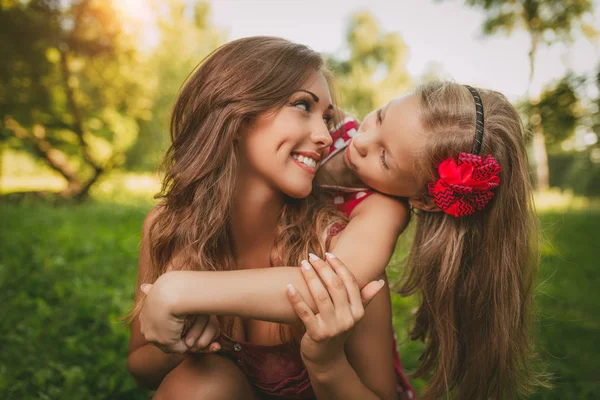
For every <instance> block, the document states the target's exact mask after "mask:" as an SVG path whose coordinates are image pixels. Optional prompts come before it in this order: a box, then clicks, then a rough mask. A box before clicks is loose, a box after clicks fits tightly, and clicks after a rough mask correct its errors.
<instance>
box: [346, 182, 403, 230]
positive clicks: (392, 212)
mask: <svg viewBox="0 0 600 400" xmlns="http://www.w3.org/2000/svg"><path fill="white" fill-rule="evenodd" d="M361 200H362V201H360V202H359V203H358V204H357V205H356V206H355V207H354V208H353V210H352V212H351V213H350V215H349V218H350V222H349V223H351V222H352V220H355V219H356V220H359V221H361V223H368V222H369V221H373V222H374V221H381V220H386V221H388V222H390V223H392V224H393V225H398V226H401V227H402V229H404V227H405V226H406V224H408V221H409V220H410V207H409V205H408V201H407V200H406V199H404V198H399V197H391V196H387V195H385V194H382V193H379V192H375V191H370V192H369V193H368V194H367V196H364V197H363V198H362V199H361Z"/></svg>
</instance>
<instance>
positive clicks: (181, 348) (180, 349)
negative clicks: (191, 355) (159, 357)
mask: <svg viewBox="0 0 600 400" xmlns="http://www.w3.org/2000/svg"><path fill="white" fill-rule="evenodd" d="M153 343H154V345H155V346H156V347H158V348H159V349H161V350H162V351H163V353H168V354H170V353H176V354H183V353H185V352H186V351H188V347H187V346H186V345H185V343H184V342H183V340H180V341H178V342H177V343H174V344H168V345H166V344H160V343H156V342H153Z"/></svg>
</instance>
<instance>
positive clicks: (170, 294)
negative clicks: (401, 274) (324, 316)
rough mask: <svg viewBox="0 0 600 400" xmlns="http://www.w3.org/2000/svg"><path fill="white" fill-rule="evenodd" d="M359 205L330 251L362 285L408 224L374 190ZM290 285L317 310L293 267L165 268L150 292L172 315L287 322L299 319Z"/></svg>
mask: <svg viewBox="0 0 600 400" xmlns="http://www.w3.org/2000/svg"><path fill="white" fill-rule="evenodd" d="M359 207H361V209H360V210H359ZM359 207H357V211H359V212H357V213H356V214H355V215H353V216H352V219H351V221H350V222H349V223H348V226H347V227H346V228H345V229H344V230H343V231H342V232H341V233H340V234H339V235H338V236H337V237H335V238H334V241H332V243H334V245H333V247H332V249H331V250H330V252H331V253H333V254H335V255H336V256H337V257H338V258H340V259H341V260H342V261H343V262H344V263H345V264H346V266H347V267H348V269H349V270H350V271H351V272H352V274H353V275H354V276H355V277H356V280H357V281H358V284H359V286H360V287H363V286H364V285H366V284H367V283H368V282H369V281H371V280H373V279H375V278H376V277H378V276H381V275H382V274H383V273H384V271H385V267H386V265H387V263H388V262H389V259H390V257H391V256H392V253H393V251H394V248H395V244H396V241H397V238H398V236H399V234H400V233H401V232H402V230H403V229H404V228H405V227H406V224H407V221H408V210H407V208H406V206H405V205H404V204H402V203H400V202H399V201H397V200H395V199H392V198H389V197H387V196H384V195H380V194H377V193H376V194H373V195H371V196H370V197H369V198H368V199H366V200H365V201H363V202H362V203H361V204H360V205H359ZM290 283H291V284H292V285H294V287H295V288H296V290H298V291H299V292H300V294H301V295H302V296H303V297H304V299H305V300H306V302H307V304H308V305H309V307H310V308H311V309H312V310H313V311H315V312H316V311H317V308H316V305H315V303H314V300H313V299H312V296H311V295H310V291H309V290H308V287H307V285H306V283H305V281H304V279H303V277H302V274H301V271H300V270H299V269H298V268H297V267H272V268H262V269H247V270H235V271H174V272H168V273H166V274H164V275H163V276H161V277H160V278H159V279H158V280H157V281H156V283H155V285H154V287H153V288H152V291H151V293H152V294H154V295H155V296H160V298H161V300H160V301H155V302H154V304H155V305H156V306H158V305H164V306H165V307H166V309H167V310H168V312H170V313H171V314H172V315H187V314H221V315H237V316H240V317H245V318H254V319H260V320H265V321H273V322H280V323H287V324H291V323H297V322H299V319H298V317H297V315H296V313H295V312H294V310H293V308H292V306H291V305H290V304H289V302H288V301H287V297H286V292H285V290H286V286H287V285H288V284H290ZM156 292H158V293H156ZM147 300H148V299H147ZM156 300H158V299H156ZM164 311H165V309H163V310H162V312H164ZM158 318H160V317H158Z"/></svg>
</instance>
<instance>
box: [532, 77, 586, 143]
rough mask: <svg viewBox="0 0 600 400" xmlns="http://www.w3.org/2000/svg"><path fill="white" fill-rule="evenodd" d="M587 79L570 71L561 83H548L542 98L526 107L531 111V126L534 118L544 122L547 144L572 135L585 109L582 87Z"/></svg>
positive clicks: (558, 141) (541, 95)
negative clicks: (582, 99)
mask: <svg viewBox="0 0 600 400" xmlns="http://www.w3.org/2000/svg"><path fill="white" fill-rule="evenodd" d="M583 84H584V79H583V78H582V77H580V76H576V75H574V74H572V73H568V74H567V75H566V76H564V77H563V78H562V79H561V80H560V81H559V82H558V83H556V84H555V85H553V86H550V87H547V88H546V89H545V90H544V91H543V92H542V93H541V94H540V97H539V99H537V100H534V101H531V102H527V103H525V105H524V106H523V111H524V113H525V114H526V115H529V116H530V118H529V120H528V123H529V129H530V130H531V129H533V127H532V126H531V124H532V123H533V122H535V123H540V124H541V125H542V128H543V131H544V137H545V139H546V145H548V146H551V145H558V144H560V142H561V141H563V140H565V139H567V138H568V137H570V136H572V135H573V133H574V132H575V128H576V127H577V125H578V124H579V123H580V120H581V117H582V115H583V114H584V110H583V109H582V106H581V104H580V94H579V93H578V92H579V91H580V87H581V86H582V85H583Z"/></svg>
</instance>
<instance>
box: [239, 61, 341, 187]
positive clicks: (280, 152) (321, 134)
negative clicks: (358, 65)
mask: <svg viewBox="0 0 600 400" xmlns="http://www.w3.org/2000/svg"><path fill="white" fill-rule="evenodd" d="M332 118H333V105H332V104H331V95H330V93H329V85H328V84H327V80H326V79H325V76H324V75H323V73H321V72H316V73H315V74H314V75H313V76H312V77H311V78H310V79H308V80H307V81H306V82H305V83H304V84H303V85H302V87H301V88H300V89H298V90H297V91H296V92H295V93H293V94H292V95H291V96H290V98H289V100H288V102H287V104H286V105H284V106H283V107H281V108H279V109H276V110H274V111H272V112H266V113H264V114H263V115H261V116H259V117H258V118H257V119H256V120H255V121H254V122H253V124H252V125H251V126H250V128H249V130H248V131H247V132H246V134H245V135H244V138H243V140H242V141H241V144H240V147H241V152H240V153H241V159H242V162H241V163H240V170H239V175H238V176H240V177H241V178H242V179H244V178H250V177H251V176H253V177H258V178H259V180H260V181H262V182H264V183H266V184H267V186H268V187H269V188H270V189H272V190H274V191H278V192H283V193H284V194H286V195H288V196H290V197H294V198H304V197H306V196H308V195H309V194H310V192H311V191H312V182H313V178H314V177H315V173H316V171H317V168H318V167H319V164H320V163H321V160H322V159H323V158H324V157H325V156H326V155H327V152H328V150H329V146H330V145H331V135H330V134H329V125H330V122H331V120H332Z"/></svg>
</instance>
